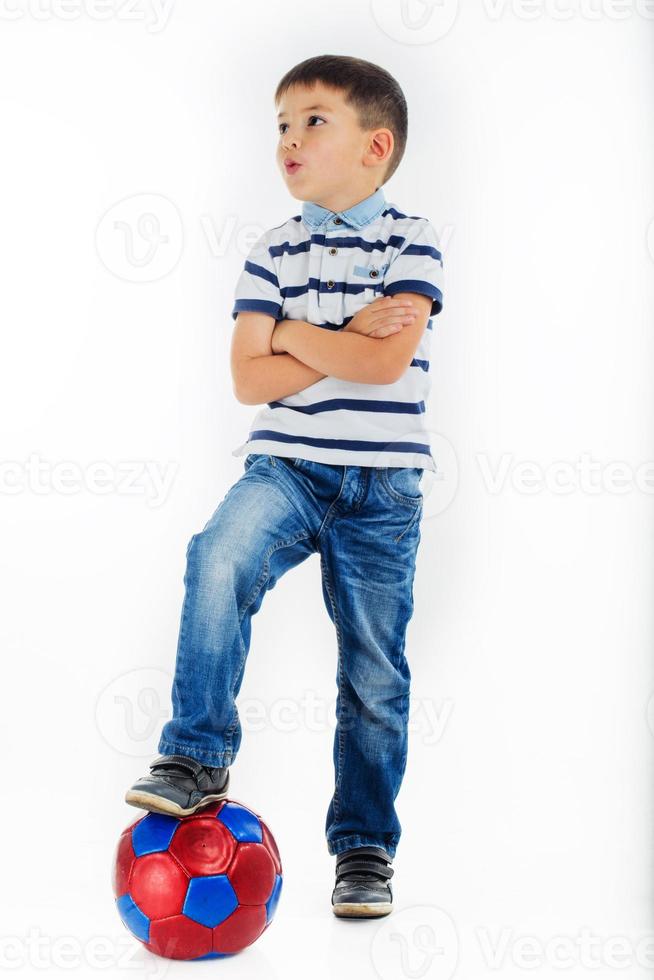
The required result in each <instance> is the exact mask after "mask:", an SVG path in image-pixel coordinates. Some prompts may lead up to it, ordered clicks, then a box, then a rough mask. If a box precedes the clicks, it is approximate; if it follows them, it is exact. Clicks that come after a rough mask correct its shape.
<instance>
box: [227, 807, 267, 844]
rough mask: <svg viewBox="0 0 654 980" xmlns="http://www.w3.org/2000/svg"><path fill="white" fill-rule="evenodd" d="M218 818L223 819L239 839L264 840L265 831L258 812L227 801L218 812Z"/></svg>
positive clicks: (259, 841)
mask: <svg viewBox="0 0 654 980" xmlns="http://www.w3.org/2000/svg"><path fill="white" fill-rule="evenodd" d="M216 819H217V820H222V822H223V823H224V824H225V826H226V827H228V828H229V830H231V832H232V833H233V835H234V837H235V838H236V840H238V841H251V842H252V843H256V844H260V843H261V842H262V840H263V831H262V830H261V824H260V823H259V818H258V817H257V815H256V813H252V811H251V810H247V809H246V808H245V807H244V806H239V805H238V803H225V805H224V806H223V807H221V810H220V813H218V814H216Z"/></svg>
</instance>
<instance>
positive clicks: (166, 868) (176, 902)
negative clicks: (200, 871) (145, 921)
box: [129, 851, 189, 919]
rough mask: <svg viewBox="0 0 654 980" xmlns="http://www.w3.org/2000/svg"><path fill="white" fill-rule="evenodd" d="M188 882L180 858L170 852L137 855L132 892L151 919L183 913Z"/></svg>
mask: <svg viewBox="0 0 654 980" xmlns="http://www.w3.org/2000/svg"><path fill="white" fill-rule="evenodd" d="M188 883H189V878H188V875H187V874H186V873H185V872H184V870H183V869H182V868H180V866H179V864H178V863H177V861H175V859H174V858H173V857H171V856H170V854H168V852H167V851H157V853H156V854H144V855H142V856H141V857H140V858H137V860H136V861H135V863H134V868H133V870H132V881H131V884H130V889H129V893H130V895H131V896H132V898H133V899H134V901H135V902H136V904H137V905H138V907H139V908H140V910H141V912H143V913H144V915H147V917H148V918H149V919H162V918H164V916H166V915H179V913H181V911H182V909H183V908H184V899H185V898H186V890H187V888H188Z"/></svg>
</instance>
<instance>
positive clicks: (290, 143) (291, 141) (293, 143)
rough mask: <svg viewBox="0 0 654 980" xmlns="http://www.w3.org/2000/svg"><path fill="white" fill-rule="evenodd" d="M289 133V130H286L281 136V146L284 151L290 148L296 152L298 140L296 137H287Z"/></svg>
mask: <svg viewBox="0 0 654 980" xmlns="http://www.w3.org/2000/svg"><path fill="white" fill-rule="evenodd" d="M289 132H290V130H288V129H287V130H286V132H285V133H284V134H283V135H282V146H283V147H284V149H285V150H289V149H290V148H291V147H293V148H294V149H295V150H297V148H298V146H299V145H300V144H299V142H298V138H297V136H293V137H291V136H289Z"/></svg>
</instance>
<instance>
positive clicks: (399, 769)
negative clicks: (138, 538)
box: [159, 453, 424, 857]
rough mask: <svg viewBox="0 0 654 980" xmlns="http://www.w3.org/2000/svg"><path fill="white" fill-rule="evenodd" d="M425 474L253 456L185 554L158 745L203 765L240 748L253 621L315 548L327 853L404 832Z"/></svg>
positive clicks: (390, 849)
mask: <svg viewBox="0 0 654 980" xmlns="http://www.w3.org/2000/svg"><path fill="white" fill-rule="evenodd" d="M423 472H424V471H423V470H422V469H421V468H420V467H372V466H349V465H347V466H346V465H335V464H332V463H315V462H313V461H311V460H307V459H301V458H298V459H294V458H293V457H290V456H289V457H285V456H274V455H270V454H268V453H251V454H250V455H249V456H247V457H246V459H245V463H244V472H243V474H242V476H241V477H240V478H239V479H238V480H237V481H236V483H234V484H233V485H232V487H231V488H230V489H229V490H228V492H227V493H226V495H225V496H224V498H223V499H222V501H221V502H220V504H219V505H218V507H217V509H216V510H215V512H214V514H213V515H212V517H211V518H210V519H209V521H208V522H207V524H206V526H205V527H204V528H203V530H202V531H201V532H199V533H198V534H194V535H193V537H192V538H191V540H190V542H189V545H188V548H187V552H186V560H187V565H186V573H185V575H184V585H185V597H184V603H183V607H182V616H181V626H180V632H179V644H178V649H177V658H176V665H175V675H174V680H173V686H172V706H173V716H172V718H171V720H170V721H168V722H166V724H165V725H164V726H163V729H162V733H161V738H160V741H159V752H161V753H162V754H166V755H168V754H172V753H181V754H184V755H190V756H192V757H193V758H194V759H197V760H198V761H199V762H202V763H204V764H205V765H207V766H229V765H231V764H232V763H233V761H234V759H235V757H236V755H237V753H238V750H239V746H240V743H241V734H242V732H241V724H240V720H239V714H238V710H237V706H236V702H235V699H236V696H237V695H238V692H239V690H240V687H241V683H242V680H243V674H244V669H245V661H246V658H247V655H248V651H249V647H250V632H251V619H252V616H253V615H254V614H255V613H256V612H257V610H258V609H259V607H260V606H261V603H262V602H263V597H264V595H265V594H266V591H267V590H268V589H272V588H273V586H274V585H275V583H276V582H277V580H278V579H279V578H280V577H281V576H282V575H283V574H284V573H285V572H287V571H288V570H289V569H290V568H293V567H295V566H296V565H299V564H300V563H301V562H303V561H304V560H305V559H306V558H308V557H309V556H310V555H311V554H313V553H314V552H318V553H319V554H320V564H321V571H322V591H323V598H324V601H325V604H326V607H327V612H328V614H329V617H330V619H331V620H332V622H333V623H334V626H335V627H336V638H337V646H338V670H337V674H336V682H337V698H336V732H335V737H334V750H333V758H334V767H335V788H334V795H333V797H332V799H331V801H330V804H329V808H328V812H327V819H326V824H325V834H326V839H327V849H328V851H329V853H330V854H339V853H340V852H341V851H345V850H348V849H350V848H353V847H360V846H363V845H375V846H377V847H383V848H384V850H386V851H387V853H388V854H389V855H390V856H391V857H394V856H395V849H396V847H397V844H398V841H399V839H400V833H401V825H400V821H399V819H398V816H397V813H396V811H395V807H394V800H395V798H396V796H397V794H398V791H399V789H400V784H401V782H402V778H403V775H404V771H405V768H406V760H407V748H408V716H409V688H410V680H411V673H410V671H409V665H408V663H407V659H406V657H405V653H404V647H405V633H406V627H407V624H408V622H409V620H410V618H411V615H412V613H413V578H414V572H415V558H416V551H417V547H418V543H419V541H420V521H421V518H422V503H423V501H422V491H421V486H420V479H421V477H422V474H423Z"/></svg>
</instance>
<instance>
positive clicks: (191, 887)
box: [182, 875, 238, 929]
mask: <svg viewBox="0 0 654 980" xmlns="http://www.w3.org/2000/svg"><path fill="white" fill-rule="evenodd" d="M237 906H238V899H237V897H236V893H235V891H234V889H233V888H232V886H231V885H230V883H229V878H228V877H227V875H205V876H204V877H202V878H191V880H190V881H189V883H188V891H187V892H186V898H185V900H184V908H183V909H182V912H183V913H184V915H188V917H189V919H193V921H194V922H199V923H200V925H203V926H208V927H209V928H210V929H213V927H214V926H217V925H220V923H221V922H223V921H224V920H225V919H226V918H227V916H228V915H231V914H232V912H233V911H234V909H235V908H237Z"/></svg>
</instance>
